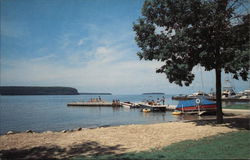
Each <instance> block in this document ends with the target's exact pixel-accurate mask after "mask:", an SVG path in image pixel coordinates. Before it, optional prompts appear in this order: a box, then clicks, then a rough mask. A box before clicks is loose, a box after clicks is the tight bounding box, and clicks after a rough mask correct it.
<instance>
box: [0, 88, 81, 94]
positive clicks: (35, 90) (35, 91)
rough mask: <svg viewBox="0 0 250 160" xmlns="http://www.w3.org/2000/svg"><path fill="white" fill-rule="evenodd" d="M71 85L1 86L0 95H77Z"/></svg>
mask: <svg viewBox="0 0 250 160" xmlns="http://www.w3.org/2000/svg"><path fill="white" fill-rule="evenodd" d="M78 94H79V93H78V91H77V89H75V88H72V87H41V86H39V87H38V86H1V87H0V95H78Z"/></svg>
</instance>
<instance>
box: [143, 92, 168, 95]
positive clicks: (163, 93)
mask: <svg viewBox="0 0 250 160" xmlns="http://www.w3.org/2000/svg"><path fill="white" fill-rule="evenodd" d="M142 94H143V95H145V94H161V95H164V94H165V93H160V92H151V93H142Z"/></svg>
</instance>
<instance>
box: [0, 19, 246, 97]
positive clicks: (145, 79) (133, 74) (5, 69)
mask: <svg viewBox="0 0 250 160" xmlns="http://www.w3.org/2000/svg"><path fill="white" fill-rule="evenodd" d="M84 25H85V28H84V29H86V33H84V34H83V33H80V32H69V33H67V32H64V33H63V34H61V35H58V37H57V43H55V45H53V48H45V49H41V48H40V49H39V48H38V49H37V52H39V55H40V56H36V57H35V54H33V57H28V58H27V57H23V58H20V57H19V58H18V59H11V60H10V59H7V58H6V57H4V59H2V62H3V63H1V79H0V82H1V85H45V86H71V87H76V88H77V89H78V90H79V91H80V92H112V93H114V94H122V93H123V94H124V93H127V94H133V93H137V94H138V93H142V92H165V93H170V94H179V93H192V92H197V90H201V89H202V85H201V79H200V76H199V75H200V69H199V68H198V69H197V68H195V69H194V70H193V72H194V73H195V74H196V78H195V80H194V82H193V84H192V86H191V87H189V89H187V87H178V86H176V85H175V84H170V83H169V82H168V80H167V79H166V76H165V75H164V74H157V73H155V70H156V68H159V67H160V66H161V65H162V64H163V63H162V62H157V61H139V59H138V57H137V56H136V52H137V51H138V50H139V49H138V48H137V46H136V44H135V42H134V34H133V32H132V31H131V29H127V30H126V29H125V30H124V29H122V30H120V28H122V27H120V26H118V27H117V29H116V30H112V32H111V31H109V30H108V29H106V28H105V27H102V28H98V27H96V26H95V25H91V24H87V25H86V24H84ZM88 26H92V28H89V27H88ZM117 35H119V36H117ZM52 50H53V52H52ZM37 52H36V53H37ZM20 54H22V52H21V51H20ZM30 54H31V53H30ZM41 55H42V56H41ZM202 70H204V69H202ZM203 73H204V74H203V80H204V85H205V89H206V90H209V89H210V88H211V87H213V86H214V85H215V84H214V73H212V72H203ZM245 86H246V85H245Z"/></svg>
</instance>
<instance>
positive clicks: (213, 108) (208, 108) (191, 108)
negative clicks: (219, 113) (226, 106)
mask: <svg viewBox="0 0 250 160" xmlns="http://www.w3.org/2000/svg"><path fill="white" fill-rule="evenodd" d="M176 110H179V111H184V112H188V111H199V110H200V111H216V105H201V106H187V107H183V108H176Z"/></svg>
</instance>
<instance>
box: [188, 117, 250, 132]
mask: <svg viewBox="0 0 250 160" xmlns="http://www.w3.org/2000/svg"><path fill="white" fill-rule="evenodd" d="M186 122H194V123H196V125H197V126H202V125H212V126H216V125H217V123H216V119H204V120H190V121H186ZM222 125H224V126H226V127H229V128H237V129H246V130H250V117H249V116H245V117H227V116H224V119H223V124H222Z"/></svg>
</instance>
